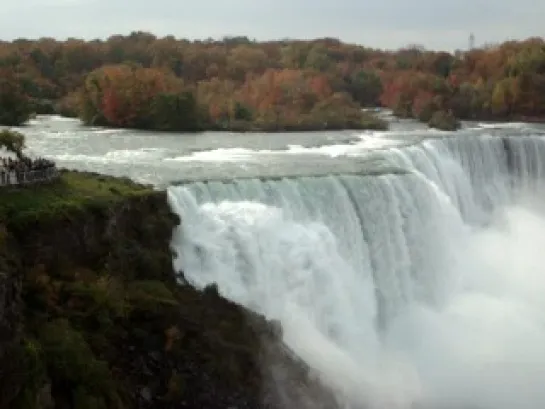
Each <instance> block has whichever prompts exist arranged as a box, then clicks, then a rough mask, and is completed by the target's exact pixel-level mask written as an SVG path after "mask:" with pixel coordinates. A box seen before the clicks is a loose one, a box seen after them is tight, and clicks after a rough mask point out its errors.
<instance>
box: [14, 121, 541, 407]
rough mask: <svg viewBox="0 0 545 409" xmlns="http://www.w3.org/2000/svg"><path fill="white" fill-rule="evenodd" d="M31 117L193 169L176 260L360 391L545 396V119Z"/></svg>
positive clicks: (45, 140)
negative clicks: (295, 127)
mask: <svg viewBox="0 0 545 409" xmlns="http://www.w3.org/2000/svg"><path fill="white" fill-rule="evenodd" d="M23 131H24V132H25V133H26V135H27V138H28V146H29V151H30V152H31V153H33V154H36V155H43V156H46V157H48V158H51V159H54V160H56V161H57V162H58V163H59V164H60V165H61V166H65V167H70V168H77V169H84V170H93V171H97V172H104V173H110V174H114V175H123V176H130V177H131V178H133V179H135V180H138V181H142V182H146V183H153V184H155V185H157V186H167V185H170V184H172V183H174V182H183V184H179V185H177V186H171V187H169V200H170V203H171V206H172V208H173V210H174V211H176V212H178V213H179V214H180V215H181V216H182V219H183V220H184V223H183V224H182V225H181V226H180V227H178V228H177V229H176V230H175V231H174V234H173V240H172V245H173V247H174V248H175V249H176V251H177V253H178V257H176V258H175V259H174V261H173V263H174V266H175V267H176V268H177V269H181V270H183V271H184V273H185V275H186V277H187V278H188V279H189V280H190V282H191V283H192V284H193V285H195V286H197V287H204V286H206V285H207V284H210V283H212V282H216V283H218V285H219V289H220V291H221V293H222V294H224V295H225V296H226V297H228V298H230V299H232V300H234V301H236V302H238V303H240V304H243V305H245V306H247V307H248V308H251V309H253V310H256V311H259V312H261V313H263V314H264V315H266V316H267V317H269V318H274V319H277V320H279V321H280V322H281V323H282V326H283V328H284V340H285V342H286V344H287V345H288V346H289V347H290V348H291V349H292V350H293V351H294V352H295V353H296V354H297V355H298V356H299V357H301V358H302V359H304V360H305V361H306V362H307V363H308V364H309V365H310V366H311V367H312V368H313V369H314V370H315V371H316V373H317V374H318V375H319V376H321V377H322V379H323V380H324V381H325V382H326V383H327V384H328V385H329V386H331V387H332V388H333V389H334V390H335V391H336V392H337V394H338V396H339V399H340V400H341V401H342V402H344V403H345V404H346V406H347V407H349V408H377V409H383V408H388V409H398V408H403V409H405V408H426V409H428V408H433V409H438V408H439V409H442V408H452V409H467V408H471V409H473V408H478V409H513V408H519V409H541V408H543V407H545V388H543V386H542V382H543V379H545V297H544V296H543V294H545V267H544V266H545V263H543V261H542V260H541V252H542V243H544V242H545V218H544V217H543V215H544V214H545V213H544V209H545V206H543V204H542V203H543V193H544V192H545V189H544V188H543V186H544V181H545V129H544V128H543V127H540V126H538V125H527V124H479V123H472V124H466V125H465V127H464V129H462V130H461V131H459V132H456V133H443V132H437V131H430V130H428V129H425V128H424V127H423V126H420V125H418V124H414V123H412V122H399V123H396V124H394V125H393V128H392V130H391V131H387V132H356V131H343V132H320V133H293V134H269V135H267V134H229V133H204V134H199V135H174V134H158V133H147V132H134V131H119V130H110V129H99V128H83V127H81V126H80V125H79V124H78V123H77V121H73V120H65V119H60V118H56V117H44V118H38V119H37V120H35V121H33V122H32V124H31V125H30V126H28V127H26V128H24V129H23ZM278 386H279V387H281V385H278Z"/></svg>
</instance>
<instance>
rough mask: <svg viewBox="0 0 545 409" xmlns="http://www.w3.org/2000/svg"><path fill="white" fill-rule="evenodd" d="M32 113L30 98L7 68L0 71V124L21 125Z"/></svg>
mask: <svg viewBox="0 0 545 409" xmlns="http://www.w3.org/2000/svg"><path fill="white" fill-rule="evenodd" d="M31 113H32V106H31V103H30V100H29V98H28V97H27V96H25V95H24V93H23V92H22V89H21V86H20V84H19V81H18V79H17V78H16V77H15V75H14V74H13V72H11V71H9V70H1V71H0V125H6V126H20V125H23V124H24V123H25V122H26V121H28V119H29V118H30V115H31Z"/></svg>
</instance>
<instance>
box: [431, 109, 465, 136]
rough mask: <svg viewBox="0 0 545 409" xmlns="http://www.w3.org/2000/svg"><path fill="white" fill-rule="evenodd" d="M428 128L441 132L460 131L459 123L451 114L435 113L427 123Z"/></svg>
mask: <svg viewBox="0 0 545 409" xmlns="http://www.w3.org/2000/svg"><path fill="white" fill-rule="evenodd" d="M428 126H429V127H430V128H436V129H440V130H442V131H457V130H458V129H460V127H461V123H460V121H458V120H457V119H456V117H455V116H454V115H453V114H452V112H450V111H449V112H447V111H437V112H436V113H434V114H433V115H432V117H431V118H430V120H429V121H428Z"/></svg>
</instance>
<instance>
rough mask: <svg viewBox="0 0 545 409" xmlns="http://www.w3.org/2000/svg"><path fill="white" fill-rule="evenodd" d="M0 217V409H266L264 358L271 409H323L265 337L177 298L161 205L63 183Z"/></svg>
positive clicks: (89, 183) (195, 299)
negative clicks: (273, 382) (308, 400)
mask: <svg viewBox="0 0 545 409" xmlns="http://www.w3.org/2000/svg"><path fill="white" fill-rule="evenodd" d="M0 204H1V208H0V209H1V211H0V330H1V331H2V332H1V334H2V337H1V338H0V368H1V369H2V370H1V371H0V407H2V408H4V407H5V408H8V407H9V408H12V409H46V408H55V409H71V408H76V409H128V408H149V409H152V408H153V409H163V408H164V409H167V408H172V409H175V408H201V407H206V408H210V409H214V408H225V407H240V408H245V407H246V408H250V407H251V408H265V407H267V408H275V407H280V405H279V404H278V401H276V395H275V394H273V393H272V391H274V390H269V389H267V388H266V387H267V379H269V378H268V377H267V375H266V373H267V371H266V370H265V368H266V367H264V366H263V363H264V362H266V360H267V359H269V358H270V359H272V360H273V362H275V363H277V364H278V367H276V368H275V370H276V371H283V372H282V373H284V372H286V371H288V372H286V373H285V374H283V375H282V376H283V377H284V379H285V383H284V386H285V390H283V393H284V392H285V393H287V395H285V394H284V395H283V399H293V403H294V404H295V407H301V408H305V407H306V406H305V404H304V402H303V398H304V395H306V393H305V391H306V390H308V388H315V390H314V389H313V392H312V393H311V394H310V396H318V399H319V401H320V403H321V405H325V406H327V407H333V405H334V402H333V401H332V400H331V397H330V396H328V394H327V392H326V391H323V389H321V388H320V387H319V385H318V384H317V383H316V382H313V381H312V380H311V379H310V378H309V376H308V372H307V369H306V368H305V367H304V366H303V365H301V364H299V363H297V362H295V361H293V359H291V358H290V357H289V356H288V355H287V354H286V353H285V352H284V351H283V349H282V346H281V344H280V342H279V338H278V336H279V332H278V330H275V327H274V326H271V325H269V324H268V323H267V322H265V321H264V320H263V319H262V318H260V317H258V316H256V315H254V314H251V313H250V312H248V311H245V310H243V309H242V308H241V307H239V306H236V305H234V304H232V303H230V302H228V301H226V300H224V299H223V298H221V297H220V296H219V294H218V292H217V289H215V288H213V287H210V288H207V289H205V291H203V292H200V291H197V290H195V289H194V288H192V287H191V286H189V285H184V284H179V282H178V281H177V280H176V275H178V276H179V277H180V279H181V276H180V275H179V274H175V272H174V271H172V254H171V251H170V249H169V243H170V238H171V234H172V229H173V227H174V226H175V225H176V224H177V223H178V222H179V219H178V218H177V217H176V216H174V215H173V214H172V213H171V212H170V209H169V207H168V204H167V201H166V194H165V192H160V191H154V190H152V189H150V188H148V187H146V186H139V185H136V184H134V183H131V182H129V181H126V180H120V179H115V178H111V177H105V176H99V175H92V174H87V173H77V172H64V173H63V175H62V178H61V180H60V181H59V182H58V183H55V184H52V185H44V186H36V187H31V188H28V189H26V188H25V189H18V190H2V189H0ZM181 282H183V280H182V281H181ZM264 360H265V361H264ZM277 375H278V374H277ZM320 393H321V394H320ZM313 407H322V406H313Z"/></svg>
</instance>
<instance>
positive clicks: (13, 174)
mask: <svg viewBox="0 0 545 409" xmlns="http://www.w3.org/2000/svg"><path fill="white" fill-rule="evenodd" d="M59 176H60V173H59V170H58V169H57V168H56V167H49V168H45V169H35V170H29V171H15V170H9V169H7V168H3V167H0V187H5V186H18V185H30V184H34V183H44V182H50V181H52V180H55V179H57V178H58V177H59Z"/></svg>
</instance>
